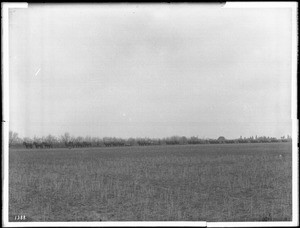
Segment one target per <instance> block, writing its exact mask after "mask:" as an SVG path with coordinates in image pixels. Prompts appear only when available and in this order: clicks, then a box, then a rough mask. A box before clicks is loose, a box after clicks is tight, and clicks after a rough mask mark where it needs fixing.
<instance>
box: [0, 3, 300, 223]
mask: <svg viewBox="0 0 300 228" xmlns="http://www.w3.org/2000/svg"><path fill="white" fill-rule="evenodd" d="M10 8H28V4H27V3H2V9H1V14H2V34H1V35H2V44H1V45H2V50H3V51H2V75H3V76H2V80H3V81H2V85H3V87H2V89H3V90H2V91H3V97H4V99H3V106H4V109H2V110H3V120H4V121H3V120H2V142H3V145H4V147H3V148H2V158H4V159H2V161H3V166H2V167H3V175H2V183H3V185H2V186H3V187H2V189H3V194H2V197H3V211H2V218H3V219H2V226H3V227H42V226H48V227H55V226H65V227H69V226H71V227H82V226H90V227H95V226H103V227H105V226H107V227H111V226H118V227H120V226H124V227H129V226H177V227H178V226H181V227H182V226H190V227H205V226H207V227H249V226H250V227H257V226H258V227H283V226H298V224H299V201H298V200H299V189H298V184H299V177H298V168H299V167H298V165H299V164H298V119H297V57H298V56H297V48H298V47H297V42H298V37H297V35H298V33H297V9H298V4H297V2H259V3H257V2H227V3H226V4H225V5H224V6H223V8H227V9H228V8H291V10H292V50H291V52H292V94H291V96H292V116H291V118H292V124H293V126H292V138H293V161H292V165H293V173H292V175H293V177H292V179H293V190H292V191H293V194H292V198H293V216H292V221H291V222H181V221H180V222H177V221H176V222H175V221H174V222H158V221H155V222H9V219H8V211H9V210H8V196H9V194H8V177H9V173H8V164H9V163H8V161H9V159H8V158H9V157H8V131H9V122H8V121H9V109H8V107H9V37H8V36H9V34H8V29H9V23H8V12H9V9H10Z"/></svg>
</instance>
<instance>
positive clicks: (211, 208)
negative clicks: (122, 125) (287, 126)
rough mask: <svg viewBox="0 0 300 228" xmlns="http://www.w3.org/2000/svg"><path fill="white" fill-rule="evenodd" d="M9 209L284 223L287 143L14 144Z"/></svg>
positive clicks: (48, 214)
mask: <svg viewBox="0 0 300 228" xmlns="http://www.w3.org/2000/svg"><path fill="white" fill-rule="evenodd" d="M9 165H10V168H9V178H10V179H9V206H10V208H9V215H10V221H14V216H16V215H25V216H26V220H27V221H99V220H102V221H128V220H129V221H163V220H167V221H177V220H178V221H288V220H289V221H290V220H291V218H292V167H291V166H292V145H291V143H268V144H220V145H182V146H149V147H121V148H117V147H116V148H86V149H44V150H39V149H30V150H26V149H19V150H17V149H16V150H12V149H11V150H10V154H9Z"/></svg>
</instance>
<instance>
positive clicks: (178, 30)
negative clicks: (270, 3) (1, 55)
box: [9, 4, 292, 138]
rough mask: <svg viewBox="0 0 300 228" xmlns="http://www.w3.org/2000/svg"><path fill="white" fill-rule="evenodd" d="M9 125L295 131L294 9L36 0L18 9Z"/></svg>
mask: <svg viewBox="0 0 300 228" xmlns="http://www.w3.org/2000/svg"><path fill="white" fill-rule="evenodd" d="M9 19H10V21H9V23H10V40H9V41H10V72H9V75H10V99H9V102H10V120H9V121H10V130H13V131H16V132H18V133H19V135H20V136H21V137H25V136H29V137H32V136H34V135H36V136H46V135H48V134H53V135H56V136H59V135H62V134H63V133H64V132H69V133H70V134H71V135H73V136H86V135H90V136H100V137H104V136H115V137H124V138H127V137H165V136H172V135H185V136H193V135H194V136H199V137H214V138H216V137H218V136H221V135H222V136H225V137H226V138H237V137H239V136H241V135H242V136H251V135H254V136H255V135H267V136H276V137H279V136H282V135H287V134H291V19H292V18H291V10H290V9H222V8H221V7H215V8H207V7H203V6H201V5H197V4H190V5H184V4H180V5H170V4H166V5H147V4H142V5H135V4H132V5H117V4H115V5H96V4H93V5H79V4H78V5H62V4H58V5H31V4H30V5H29V8H28V9H14V10H11V11H10V18H9Z"/></svg>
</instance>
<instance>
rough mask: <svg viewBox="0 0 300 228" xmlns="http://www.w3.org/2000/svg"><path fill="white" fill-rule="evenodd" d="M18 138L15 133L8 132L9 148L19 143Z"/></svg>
mask: <svg viewBox="0 0 300 228" xmlns="http://www.w3.org/2000/svg"><path fill="white" fill-rule="evenodd" d="M20 141H21V140H20V138H19V135H18V133H17V132H13V131H9V146H12V145H16V144H18V143H20Z"/></svg>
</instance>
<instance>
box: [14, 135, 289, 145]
mask: <svg viewBox="0 0 300 228" xmlns="http://www.w3.org/2000/svg"><path fill="white" fill-rule="evenodd" d="M290 141H292V138H291V137H290V136H289V135H288V136H287V137H285V136H283V137H281V138H279V139H278V138H275V137H266V136H260V137H257V136H256V137H253V136H252V137H248V138H246V137H244V138H243V137H240V138H238V139H226V138H225V137H223V136H220V137H219V138H218V139H204V138H202V139H201V138H198V137H196V136H192V137H185V136H172V137H166V138H128V139H123V138H116V137H104V138H99V137H90V136H86V137H81V136H78V137H74V136H71V135H70V134H69V133H65V134H63V135H61V136H60V137H55V136H53V135H48V136H47V137H33V138H29V137H25V138H20V137H19V136H18V133H16V132H13V131H10V132H9V146H10V147H15V148H22V147H25V148H28V149H33V148H49V149H50V148H84V147H123V146H154V145H157V146H158V145H187V144H219V143H273V142H290Z"/></svg>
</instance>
